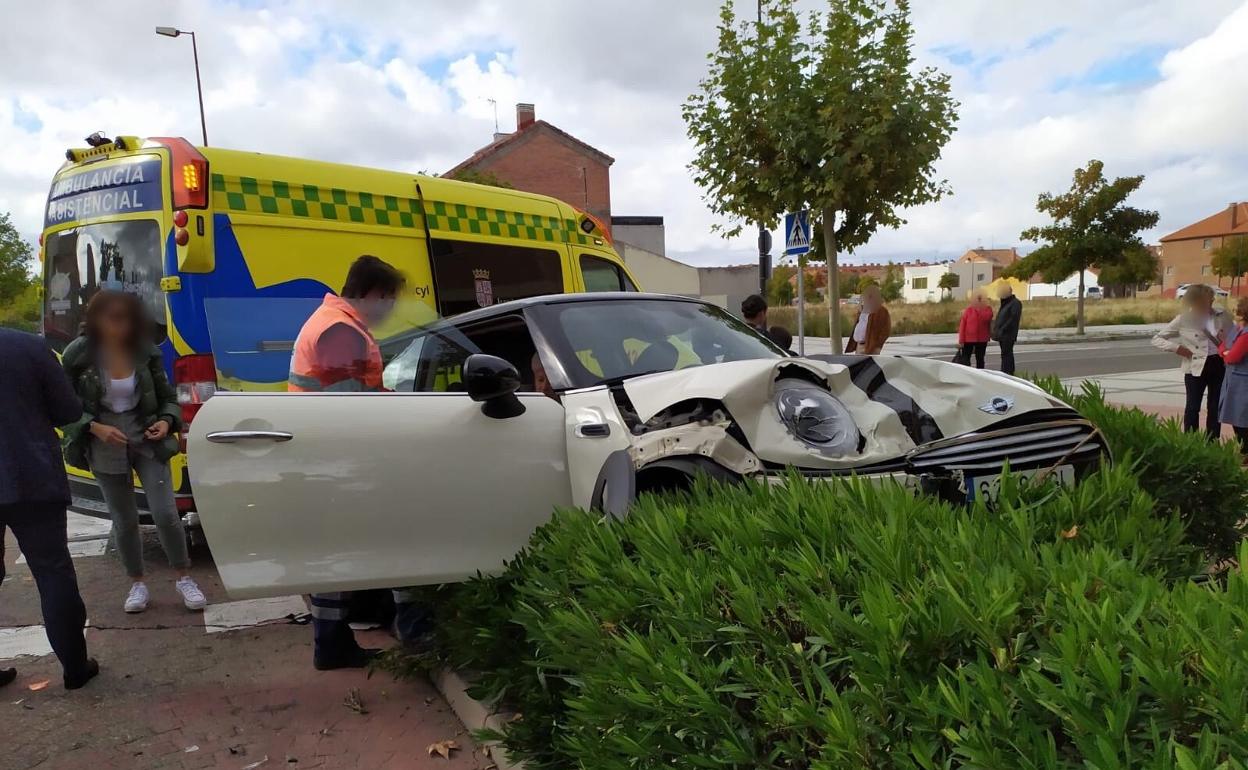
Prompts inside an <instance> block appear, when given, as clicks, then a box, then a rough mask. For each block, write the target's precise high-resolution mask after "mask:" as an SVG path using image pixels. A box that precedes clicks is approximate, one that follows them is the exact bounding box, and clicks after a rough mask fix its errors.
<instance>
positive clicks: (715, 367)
mask: <svg viewBox="0 0 1248 770" xmlns="http://www.w3.org/2000/svg"><path fill="white" fill-rule="evenodd" d="M845 361H846V362H845V363H829V362H824V361H816V360H813V359H808V358H787V359H776V360H771V359H762V360H754V361H734V362H729V363H722V364H708V365H705V366H696V367H690V368H687V369H681V370H677V371H674V372H663V373H659V374H652V375H646V376H643V377H637V378H635V379H632V380H627V381H626V382H625V383H624V384H623V387H624V392H625V393H626V394H627V395H628V398H629V400H630V401H631V402H632V405H633V408H634V409H635V410H636V412H637V415H638V416H639V417H640V418H641V420H642V421H646V420H649V419H650V418H651V417H653V416H654V415H656V414H657V413H659V412H660V411H662V410H664V409H666V408H667V407H669V406H672V405H673V404H676V403H678V402H681V401H685V400H688V399H695V398H701V399H713V400H717V401H720V402H722V403H723V404H724V406H725V408H726V409H727V410H728V412H729V414H730V415H731V416H732V418H733V420H734V421H735V422H736V423H737V425H738V426H739V427H740V428H741V430H742V432H743V433H744V434H745V436H746V438H747V439H748V440H749V443H750V448H751V449H753V451H754V452H755V454H757V455H758V457H759V459H760V460H764V461H767V462H773V463H780V464H784V465H797V466H801V467H807V468H846V467H853V466H856V465H867V464H871V463H875V462H880V461H884V460H889V459H893V458H897V457H900V456H903V455H905V454H906V453H908V452H910V451H911V450H913V449H914V448H915V447H916V446H919V445H921V444H924V443H927V442H928V441H934V440H937V439H940V438H948V437H951V436H956V435H959V434H962V433H968V432H971V431H977V430H981V429H984V428H987V427H989V426H991V425H993V424H994V423H997V422H1000V421H1002V420H1003V419H1006V418H1009V417H1016V416H1017V415H1020V414H1024V413H1026V412H1029V411H1033V410H1037V409H1051V408H1053V407H1055V406H1058V407H1060V406H1065V405H1064V404H1062V403H1061V402H1059V401H1057V400H1056V399H1053V398H1052V397H1051V396H1049V395H1048V394H1046V393H1044V392H1043V391H1041V390H1040V389H1039V388H1036V387H1035V386H1033V385H1031V384H1030V383H1026V382H1022V381H1020V380H1016V379H1013V378H1009V377H1007V376H1005V375H1002V374H1000V373H996V372H988V371H984V370H976V369H971V368H968V367H965V366H959V365H957V364H952V363H948V362H944V361H937V360H933V359H926V358H903V357H899V356H874V357H867V356H857V357H846V358H845ZM789 367H800V368H801V369H805V370H806V371H808V372H810V373H812V374H814V375H815V376H816V377H818V378H819V379H820V380H821V381H823V382H826V383H827V385H828V389H829V391H830V392H831V393H832V394H833V395H834V396H836V397H837V398H838V399H840V400H841V402H842V403H843V404H845V406H846V407H847V408H848V409H849V411H850V413H851V414H852V415H853V418H854V421H855V422H856V423H857V426H858V430H859V432H860V433H861V434H862V437H863V439H864V445H863V448H862V451H861V452H859V453H857V454H852V455H845V456H842V457H829V456H828V455H826V454H823V453H822V452H821V451H820V450H818V449H816V448H814V447H811V446H809V445H807V444H805V443H803V442H802V441H799V440H798V439H796V438H795V437H794V436H793V435H792V434H791V433H790V432H789V430H788V428H787V427H786V426H785V424H784V423H783V422H782V421H781V420H780V416H779V413H778V412H777V410H776V406H775V393H776V388H775V383H776V381H777V380H778V379H781V378H782V377H784V376H785V375H786V372H785V370H786V369H787V368H789ZM993 399H1005V400H1006V401H1009V402H1011V404H1012V405H1011V407H1010V408H1009V409H1008V411H1005V412H1004V413H997V412H995V411H985V409H983V408H981V407H989V409H991V404H992V402H993ZM1000 403H1002V402H998V404H1000Z"/></svg>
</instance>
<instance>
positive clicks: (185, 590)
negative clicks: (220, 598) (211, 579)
mask: <svg viewBox="0 0 1248 770" xmlns="http://www.w3.org/2000/svg"><path fill="white" fill-rule="evenodd" d="M173 587H174V588H176V589H178V593H180V594H182V603H183V604H185V605H186V608H187V609H188V610H202V609H203V608H204V606H205V605H207V604H208V600H207V599H205V598H204V592H203V591H201V590H199V586H198V585H196V584H195V580H194V579H192V578H191V577H190V576H187V577H184V578H178V582H176V583H174V584H173Z"/></svg>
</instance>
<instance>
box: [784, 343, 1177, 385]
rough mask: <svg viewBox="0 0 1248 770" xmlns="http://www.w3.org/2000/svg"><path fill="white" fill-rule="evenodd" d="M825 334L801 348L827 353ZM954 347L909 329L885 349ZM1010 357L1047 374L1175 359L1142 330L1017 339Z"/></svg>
mask: <svg viewBox="0 0 1248 770" xmlns="http://www.w3.org/2000/svg"><path fill="white" fill-rule="evenodd" d="M828 350H829V348H828V340H827V338H826V337H825V338H814V337H808V338H807V339H806V354H807V355H810V356H814V357H820V356H821V355H827V353H828ZM956 350H957V343H956V339H955V338H954V335H952V334H946V335H908V336H904V337H898V338H895V339H890V340H889V341H888V344H886V345H885V346H884V353H885V355H887V354H890V353H891V354H893V355H902V356H919V357H922V358H940V359H944V360H946V361H948V360H950V359H952V358H953V354H954V353H955V352H956ZM1014 359H1015V362H1016V365H1017V368H1018V371H1019V373H1025V372H1030V373H1034V374H1050V375H1056V376H1058V377H1092V376H1096V375H1104V374H1118V373H1122V372H1151V371H1156V370H1160V369H1171V368H1177V367H1178V365H1179V362H1178V359H1177V358H1175V356H1174V355H1173V354H1172V353H1166V352H1164V351H1161V350H1158V349H1156V348H1154V347H1153V346H1152V345H1151V344H1150V342H1149V338H1148V337H1147V336H1142V337H1138V338H1132V339H1120V340H1106V339H1093V340H1089V341H1087V342H1065V341H1063V342H1034V343H1026V342H1023V343H1019V344H1018V345H1017V346H1015V348H1014ZM986 365H987V366H988V367H990V368H993V369H999V368H1000V367H1001V358H1000V349H999V348H998V347H997V343H995V342H990V343H988V356H987V361H986Z"/></svg>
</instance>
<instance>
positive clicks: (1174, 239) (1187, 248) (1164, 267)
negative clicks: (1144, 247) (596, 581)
mask: <svg viewBox="0 0 1248 770" xmlns="http://www.w3.org/2000/svg"><path fill="white" fill-rule="evenodd" d="M1245 236H1248V202H1244V201H1239V202H1235V203H1231V204H1230V205H1228V206H1227V207H1226V208H1224V209H1222V210H1221V211H1219V212H1218V213H1216V214H1213V215H1212V216H1208V217H1205V218H1204V219H1202V220H1200V221H1199V222H1194V223H1192V224H1190V225H1188V226H1187V227H1184V228H1181V229H1179V230H1175V231H1174V232H1173V233H1170V234H1169V235H1167V236H1165V237H1164V238H1162V239H1161V288H1162V294H1163V295H1164V296H1167V297H1173V296H1174V291H1175V289H1177V288H1178V287H1179V286H1181V285H1183V284H1185V283H1207V284H1210V285H1217V283H1218V276H1216V275H1214V274H1213V265H1212V260H1213V252H1214V250H1215V249H1217V248H1218V247H1219V246H1221V245H1222V242H1223V241H1224V240H1225V239H1227V238H1231V237H1241V238H1242V237H1245ZM1236 288H1239V287H1236Z"/></svg>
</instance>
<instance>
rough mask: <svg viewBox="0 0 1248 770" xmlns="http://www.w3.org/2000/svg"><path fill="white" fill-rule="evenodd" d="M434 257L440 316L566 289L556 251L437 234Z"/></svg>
mask: <svg viewBox="0 0 1248 770" xmlns="http://www.w3.org/2000/svg"><path fill="white" fill-rule="evenodd" d="M429 256H430V262H431V263H432V265H433V284H434V295H435V296H436V297H437V302H438V315H440V316H444V317H446V316H454V315H458V314H460V313H465V312H467V311H469V310H476V309H477V308H482V307H489V306H491V305H497V304H499V303H501V302H507V301H509V300H513V299H524V298H525V297H536V296H539V295H542V294H562V293H563V291H564V287H563V266H562V259H561V257H560V255H559V252H557V251H555V250H554V249H550V248H531V247H528V246H518V245H512V244H506V245H503V244H497V243H478V242H476V241H452V240H447V239H444V238H434V239H432V240H431V241H430V242H429Z"/></svg>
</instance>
